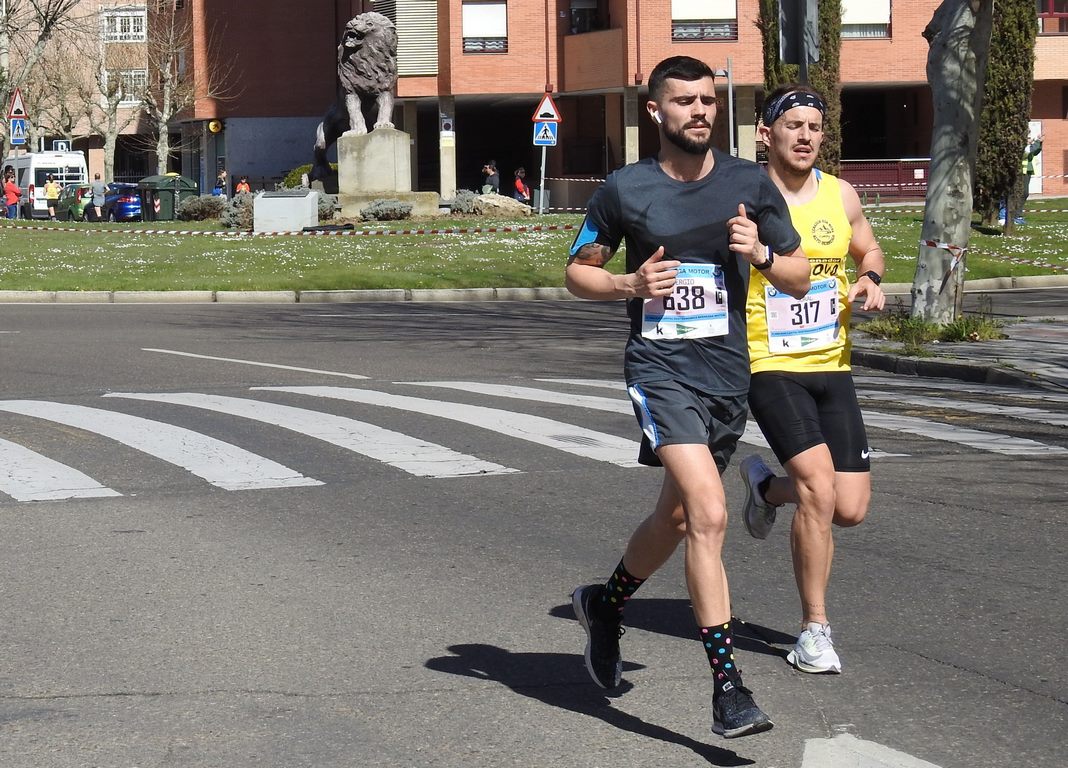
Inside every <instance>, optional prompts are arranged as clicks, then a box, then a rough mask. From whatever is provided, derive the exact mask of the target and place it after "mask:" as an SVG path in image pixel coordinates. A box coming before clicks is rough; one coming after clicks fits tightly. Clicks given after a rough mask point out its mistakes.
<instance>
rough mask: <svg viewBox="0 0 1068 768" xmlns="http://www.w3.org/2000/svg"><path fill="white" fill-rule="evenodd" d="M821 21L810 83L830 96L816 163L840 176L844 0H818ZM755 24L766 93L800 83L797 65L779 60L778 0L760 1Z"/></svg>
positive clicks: (810, 67) (810, 70) (809, 72)
mask: <svg viewBox="0 0 1068 768" xmlns="http://www.w3.org/2000/svg"><path fill="white" fill-rule="evenodd" d="M818 24H819V46H820V60H819V62H817V63H815V64H811V65H810V66H809V70H808V74H809V81H810V82H809V85H811V86H812V87H813V88H815V89H816V90H818V91H819V92H820V93H822V94H823V95H824V98H826V99H827V117H826V119H825V120H824V121H823V146H822V147H820V154H819V158H818V159H817V161H816V163H817V165H818V166H819V167H820V168H821V169H823V170H824V171H826V172H827V173H830V174H835V175H837V174H838V173H839V170H840V167H841V162H842V130H841V124H842V100H841V97H840V90H839V80H840V77H839V60H840V57H841V50H842V3H841V0H819V20H818ZM756 25H757V29H759V30H760V36H761V39H762V41H763V45H764V93H765V94H768V93H771V92H772V91H773V90H775V89H776V88H778V87H779V86H780V85H782V84H784V83H794V82H797V80H798V78H799V77H800V74H799V72H798V69H799V68H798V66H797V65H796V64H783V63H782V61H780V59H779V0H760V9H759V13H758V14H757V21H756Z"/></svg>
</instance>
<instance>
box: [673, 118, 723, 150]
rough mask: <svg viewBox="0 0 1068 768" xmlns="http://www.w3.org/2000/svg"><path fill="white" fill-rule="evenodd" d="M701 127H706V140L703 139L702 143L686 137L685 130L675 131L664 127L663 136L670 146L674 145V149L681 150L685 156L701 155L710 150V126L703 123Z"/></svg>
mask: <svg viewBox="0 0 1068 768" xmlns="http://www.w3.org/2000/svg"><path fill="white" fill-rule="evenodd" d="M703 125H706V126H708V138H707V139H704V140H703V141H698V140H697V139H691V138H690V137H689V136H687V135H686V129H685V128H682V129H679V130H678V131H675V130H673V129H671V128H668V127H666V126H665V127H664V136H665V137H666V138H667V140H668V141H670V142H671V143H672V144H674V145H675V146H676V147H678V148H679V149H681V150H682V151H683V152H686V153H687V154H690V155H703V154H705V153H706V152H708V150H710V149H711V148H712V126H711V125H708V123H703Z"/></svg>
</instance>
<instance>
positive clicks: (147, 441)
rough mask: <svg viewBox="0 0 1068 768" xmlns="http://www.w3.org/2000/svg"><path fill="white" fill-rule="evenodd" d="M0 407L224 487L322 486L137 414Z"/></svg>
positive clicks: (54, 406) (30, 404) (31, 404)
mask: <svg viewBox="0 0 1068 768" xmlns="http://www.w3.org/2000/svg"><path fill="white" fill-rule="evenodd" d="M0 410H2V411H7V412H9V413H20V414H22V415H24V416H32V417H33V418H36V419H44V420H46V421H53V422H56V423H57V424H66V425H67V426H70V427H76V428H78V429H84V430H86V431H87V432H93V433H95V434H98V435H103V436H104V437H108V438H111V439H112V440H115V441H117V442H120V443H122V444H124V445H128V446H130V447H131V448H134V449H136V450H138V451H142V452H144V453H147V454H149V455H151V456H155V457H156V458H157V459H161V460H163V461H166V462H168V463H170V464H176V465H177V466H179V467H182V468H183V469H186V470H188V471H189V472H191V473H193V474H194V475H196V476H197V477H201V478H203V479H204V480H207V481H208V482H209V483H211V484H212V485H214V486H217V487H219V488H225V489H226V490H228V491H237V490H247V489H251V488H290V487H293V486H304V485H322V483H320V482H319V481H318V480H313V479H312V478H310V477H305V476H304V475H302V474H300V473H299V472H294V471H293V470H292V469H289V468H288V467H284V466H282V465H281V464H278V463H277V462H274V461H271V460H269V459H265V458H263V457H262V456H257V455H256V454H254V453H250V452H248V451H246V450H244V449H243V448H238V447H237V446H236V445H231V444H230V443H225V442H223V441H222V440H216V439H215V438H213V437H208V436H207V435H202V434H200V433H198V432H193V431H192V430H189V429H185V428H183V427H176V426H173V425H171V424H165V423H163V422H160V421H153V420H151V419H143V418H141V417H139V416H129V415H127V414H124V413H116V412H114V411H104V410H101V409H99V408H88V407H86V406H82V405H68V404H66V403H50V402H45V401H42V400H3V401H0Z"/></svg>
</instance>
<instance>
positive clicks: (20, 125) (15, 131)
mask: <svg viewBox="0 0 1068 768" xmlns="http://www.w3.org/2000/svg"><path fill="white" fill-rule="evenodd" d="M10 128H11V130H10V133H11V143H12V144H25V143H26V118H24V117H15V118H12V119H11V123H10Z"/></svg>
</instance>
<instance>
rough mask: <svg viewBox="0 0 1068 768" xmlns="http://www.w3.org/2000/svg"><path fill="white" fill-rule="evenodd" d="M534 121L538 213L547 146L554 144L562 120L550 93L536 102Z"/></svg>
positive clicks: (542, 209)
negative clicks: (538, 154)
mask: <svg viewBox="0 0 1068 768" xmlns="http://www.w3.org/2000/svg"><path fill="white" fill-rule="evenodd" d="M530 119H531V120H533V121H534V146H536V147H537V146H540V147H541V192H540V194H539V195H538V213H539V214H540V213H545V154H546V150H547V149H548V147H555V146H556V131H557V127H558V126H559V125H560V123H561V122H562V121H563V118H561V117H560V111H559V110H558V109H557V108H556V104H555V103H553V97H552V94H550V93H548V92H546V94H545V95H544V96H542V98H541V101H540V102H538V107H537V109H535V110H534V114H533V115H532V116H531V118H530Z"/></svg>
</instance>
